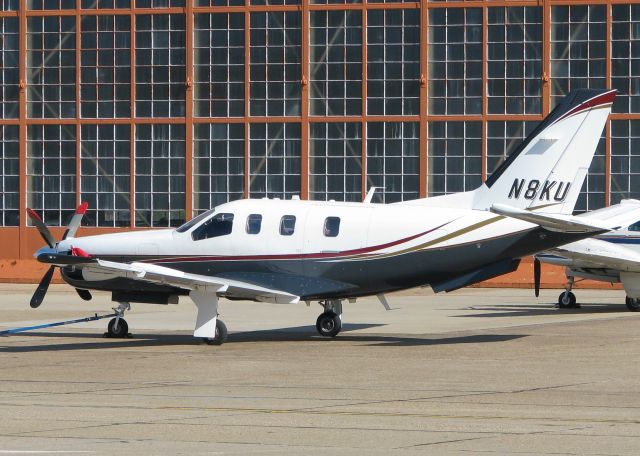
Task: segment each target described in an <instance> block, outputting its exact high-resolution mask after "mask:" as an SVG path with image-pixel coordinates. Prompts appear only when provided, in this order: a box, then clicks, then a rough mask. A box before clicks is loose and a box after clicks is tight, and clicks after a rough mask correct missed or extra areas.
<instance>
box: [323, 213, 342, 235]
mask: <svg viewBox="0 0 640 456" xmlns="http://www.w3.org/2000/svg"><path fill="white" fill-rule="evenodd" d="M339 232H340V217H327V218H326V219H324V235H325V236H326V237H336V236H338V233H339Z"/></svg>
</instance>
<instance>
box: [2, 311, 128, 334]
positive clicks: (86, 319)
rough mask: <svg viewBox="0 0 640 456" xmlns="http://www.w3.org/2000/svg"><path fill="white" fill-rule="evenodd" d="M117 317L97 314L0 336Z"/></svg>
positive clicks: (21, 329)
mask: <svg viewBox="0 0 640 456" xmlns="http://www.w3.org/2000/svg"><path fill="white" fill-rule="evenodd" d="M116 316H118V314H116V313H110V314H107V315H98V314H95V315H94V316H93V317H85V318H78V319H76V320H66V321H58V322H55V323H46V324H44V325H36V326H23V327H22V328H13V329H5V330H4V331H0V336H8V335H9V334H16V333H21V332H25V331H33V330H34V329H43V328H53V327H54V326H64V325H72V324H74V323H85V322H87V321H96V320H102V319H103V318H109V317H116Z"/></svg>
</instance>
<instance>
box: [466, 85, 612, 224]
mask: <svg viewBox="0 0 640 456" xmlns="http://www.w3.org/2000/svg"><path fill="white" fill-rule="evenodd" d="M615 96H616V91H615V90H594V89H580V90H576V91H572V92H571V93H569V94H568V95H567V96H566V97H565V98H564V99H563V100H562V102H561V103H560V104H559V105H558V106H557V107H556V108H555V109H554V110H553V111H552V112H551V113H550V114H549V115H548V116H547V117H546V118H545V119H544V120H543V121H542V123H541V124H540V125H538V127H537V128H536V129H535V130H534V131H533V132H532V133H531V134H530V135H529V136H528V137H527V138H526V139H525V140H524V141H523V142H522V143H521V144H520V146H519V147H518V148H517V149H516V150H515V151H514V152H513V153H512V154H511V155H510V156H509V157H508V158H507V159H506V160H505V161H504V162H503V163H502V165H500V167H499V168H498V169H496V171H495V172H494V173H493V174H492V175H491V176H489V178H488V179H487V181H486V182H485V183H484V184H483V185H482V187H480V188H478V189H477V190H476V191H475V192H474V198H473V207H474V209H488V208H490V207H491V205H492V204H495V203H499V204H507V205H509V206H512V207H517V208H520V209H536V208H540V207H544V208H545V209H544V210H545V212H547V213H562V214H571V213H572V212H573V208H574V207H575V204H576V200H577V199H578V195H579V193H580V190H581V189H582V184H583V183H584V180H585V177H586V175H587V171H588V169H589V165H590V164H591V160H592V159H593V155H594V154H595V151H596V147H597V145H598V141H599V140H600V135H601V134H602V130H603V128H604V125H605V123H606V121H607V117H608V116H609V113H610V112H611V105H612V104H613V99H614V98H615Z"/></svg>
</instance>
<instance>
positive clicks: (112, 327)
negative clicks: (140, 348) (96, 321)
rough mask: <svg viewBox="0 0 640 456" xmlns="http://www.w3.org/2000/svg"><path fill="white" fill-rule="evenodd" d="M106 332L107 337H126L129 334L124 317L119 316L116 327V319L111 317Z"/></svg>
mask: <svg viewBox="0 0 640 456" xmlns="http://www.w3.org/2000/svg"><path fill="white" fill-rule="evenodd" d="M107 334H108V335H109V337H115V338H118V339H121V338H123V337H127V336H128V335H129V325H128V324H127V322H126V321H125V320H124V318H121V319H120V321H119V322H118V327H117V328H116V319H115V318H112V319H111V321H109V325H108V326H107Z"/></svg>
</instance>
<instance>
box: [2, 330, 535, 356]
mask: <svg viewBox="0 0 640 456" xmlns="http://www.w3.org/2000/svg"><path fill="white" fill-rule="evenodd" d="M379 326H385V325H381V324H345V325H344V326H343V329H342V331H341V333H340V334H339V335H338V336H337V337H336V338H335V339H325V338H323V337H321V336H318V335H317V334H316V331H315V327H313V326H298V327H289V328H278V329H266V330H259V331H247V332H238V333H231V334H229V338H228V339H227V342H226V343H225V345H227V344H238V343H248V342H253V343H255V342H310V343H311V342H315V343H317V342H321V343H340V342H355V343H365V344H366V345H371V346H393V347H399V346H406V347H410V346H427V345H449V344H473V343H487V342H507V341H510V340H514V339H520V338H522V337H527V335H526V334H471V335H465V336H451V337H426V336H421V335H415V336H414V335H411V336H404V335H393V334H349V332H350V331H355V330H358V329H367V328H375V327H379ZM15 338H20V339H21V340H20V345H7V343H10V342H11V340H12V339H15ZM28 338H46V339H52V338H56V339H58V338H59V339H70V340H75V341H74V342H68V343H51V341H50V340H49V341H42V340H40V341H34V343H33V344H31V345H25V344H24V342H25V341H26V339H28ZM78 339H86V340H83V341H82V342H79V341H77V340H78ZM96 339H99V341H96ZM198 344H202V345H204V343H203V342H200V341H199V340H198V339H194V338H193V336H192V335H191V334H154V333H146V332H141V333H138V334H134V335H133V336H132V337H130V338H127V339H110V338H103V337H102V336H101V335H100V334H99V333H94V332H91V333H88V332H30V333H24V334H19V335H11V336H7V337H0V353H28V352H43V351H68V350H108V349H113V348H136V347H161V346H182V345H198ZM210 348H211V349H212V350H215V349H216V348H217V347H210ZM218 349H224V346H223V347H222V348H218Z"/></svg>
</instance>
